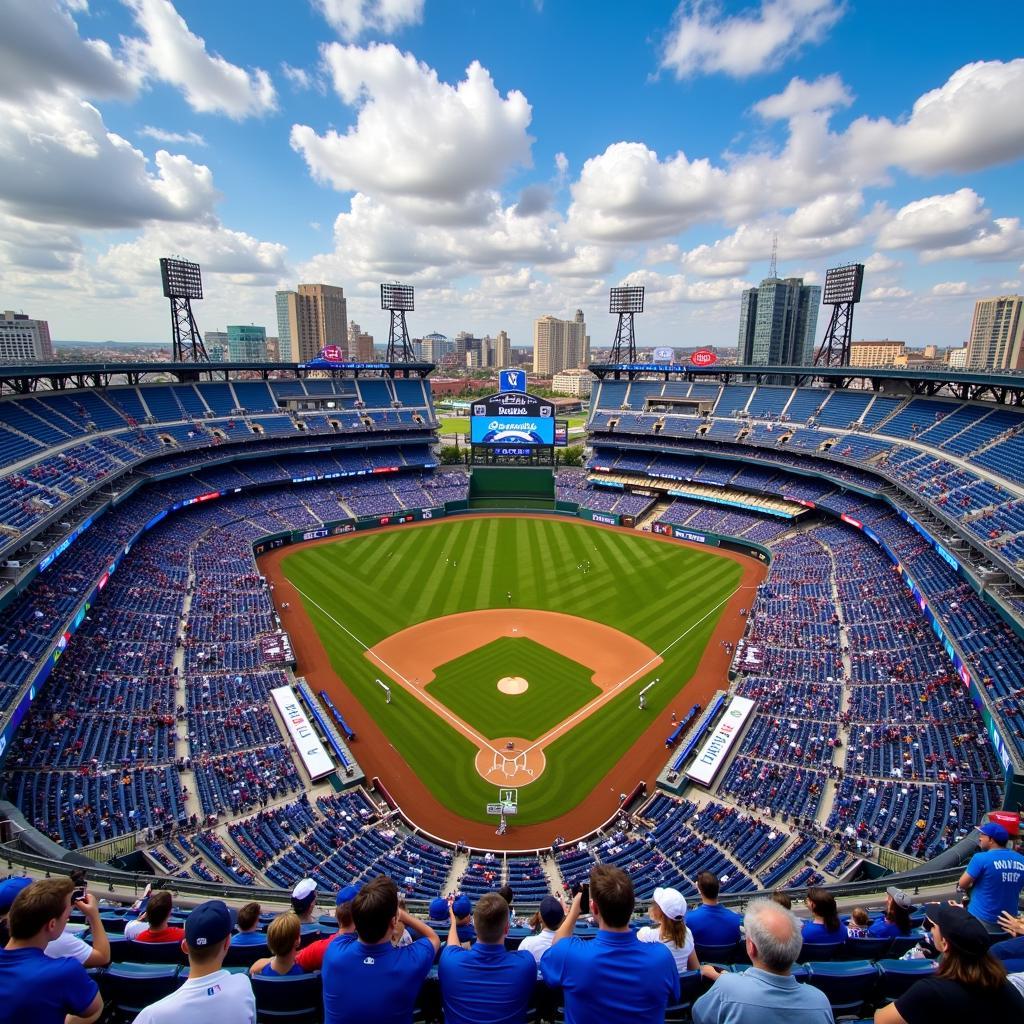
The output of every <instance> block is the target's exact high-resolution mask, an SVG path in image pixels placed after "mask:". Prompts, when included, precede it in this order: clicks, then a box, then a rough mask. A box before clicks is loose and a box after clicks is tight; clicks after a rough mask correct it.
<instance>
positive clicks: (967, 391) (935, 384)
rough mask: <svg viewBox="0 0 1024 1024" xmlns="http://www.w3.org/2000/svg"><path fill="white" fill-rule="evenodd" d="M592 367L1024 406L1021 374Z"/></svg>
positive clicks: (603, 372)
mask: <svg viewBox="0 0 1024 1024" xmlns="http://www.w3.org/2000/svg"><path fill="white" fill-rule="evenodd" d="M589 369H590V372H591V373H593V374H594V375H595V376H597V377H599V378H601V379H605V378H611V379H612V380H637V379H639V378H649V379H655V380H671V379H673V378H681V379H683V380H688V381H704V382H710V383H722V384H730V383H733V382H736V383H748V384H751V383H752V384H764V383H771V384H775V383H778V382H779V380H780V378H783V379H788V382H791V383H792V384H794V385H796V386H798V387H806V386H808V385H810V384H812V383H816V384H818V385H824V386H826V387H830V388H837V389H838V388H845V387H850V386H851V385H852V384H854V383H857V384H858V386H860V387H863V388H870V389H871V390H873V391H894V392H899V393H903V394H907V395H910V394H913V395H925V396H933V395H945V396H949V397H952V398H957V399H959V400H960V401H962V402H994V403H995V404H997V405H1020V406H1024V374H1018V373H950V372H948V371H943V370H895V369H888V368H885V367H850V366H833V367H826V366H722V365H717V366H710V367H703V366H702V367H698V366H690V365H689V364H679V365H674V366H656V365H654V364H652V363H616V364H607V363H595V364H594V365H592V366H590V367H589Z"/></svg>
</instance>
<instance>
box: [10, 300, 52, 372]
mask: <svg viewBox="0 0 1024 1024" xmlns="http://www.w3.org/2000/svg"><path fill="white" fill-rule="evenodd" d="M52 360H53V342H52V341H50V325H49V323H48V322H47V321H46V320H32V319H30V318H29V317H28V316H27V315H26V314H25V313H15V312H14V311H13V310H10V309H7V310H4V314H3V316H2V317H0V363H48V362H51V361H52Z"/></svg>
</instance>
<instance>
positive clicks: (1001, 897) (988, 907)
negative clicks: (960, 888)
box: [967, 847, 1024, 924]
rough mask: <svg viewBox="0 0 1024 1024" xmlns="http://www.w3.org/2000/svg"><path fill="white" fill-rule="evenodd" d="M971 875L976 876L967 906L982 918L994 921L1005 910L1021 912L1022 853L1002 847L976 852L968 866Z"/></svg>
mask: <svg viewBox="0 0 1024 1024" xmlns="http://www.w3.org/2000/svg"><path fill="white" fill-rule="evenodd" d="M967 874H969V875H970V876H971V878H973V879H974V885H972V886H971V902H970V903H969V904H968V907H967V909H968V910H969V911H970V912H971V913H972V914H973V915H974V916H975V917H976V918H978V920H979V921H988V922H989V923H991V924H994V923H995V922H996V921H997V920H998V918H999V913H1000V911H1002V910H1005V911H1006V912H1007V913H1009V914H1016V913H1017V902H1018V901H1019V900H1020V892H1021V889H1024V857H1022V856H1021V855H1020V854H1019V853H1017V852H1016V851H1015V850H1004V849H1003V848H1002V847H994V848H993V849H991V850H986V851H985V852H984V853H976V854H975V855H974V856H973V857H972V858H971V862H970V864H968V865H967Z"/></svg>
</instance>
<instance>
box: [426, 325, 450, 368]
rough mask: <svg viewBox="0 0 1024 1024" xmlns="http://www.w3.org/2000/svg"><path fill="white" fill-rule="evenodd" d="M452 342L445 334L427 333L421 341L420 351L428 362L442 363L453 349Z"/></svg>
mask: <svg viewBox="0 0 1024 1024" xmlns="http://www.w3.org/2000/svg"><path fill="white" fill-rule="evenodd" d="M452 348H453V346H452V343H451V342H450V341H449V340H448V339H447V338H446V337H445V336H444V335H443V334H437V333H436V332H435V333H434V334H427V335H424V337H423V338H422V339H421V341H420V352H421V354H422V356H423V361H424V362H426V363H435V364H436V363H440V362H441V361H442V360H443V359H444V357H445V356H447V355H448V354H449V353H450V352H451V351H452Z"/></svg>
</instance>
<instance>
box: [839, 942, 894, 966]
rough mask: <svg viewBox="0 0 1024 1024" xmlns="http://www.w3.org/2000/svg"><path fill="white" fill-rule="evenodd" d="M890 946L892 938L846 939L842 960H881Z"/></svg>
mask: <svg viewBox="0 0 1024 1024" xmlns="http://www.w3.org/2000/svg"><path fill="white" fill-rule="evenodd" d="M891 946H892V938H891V937H888V938H884V939H876V938H870V937H869V938H865V939H847V940H846V942H845V943H843V959H844V960H881V959H882V958H883V957H884V956H885V955H886V954H887V953H888V952H889V949H890V948H891Z"/></svg>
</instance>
